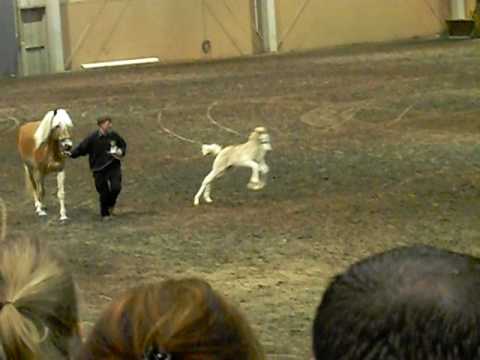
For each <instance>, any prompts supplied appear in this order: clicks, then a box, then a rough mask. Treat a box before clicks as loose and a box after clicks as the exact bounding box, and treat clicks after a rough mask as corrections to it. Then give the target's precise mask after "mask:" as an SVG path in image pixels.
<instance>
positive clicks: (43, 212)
mask: <svg viewBox="0 0 480 360" xmlns="http://www.w3.org/2000/svg"><path fill="white" fill-rule="evenodd" d="M37 215H38V216H47V212H46V211H43V210H40V211H37Z"/></svg>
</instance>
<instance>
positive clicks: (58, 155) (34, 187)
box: [17, 109, 73, 220]
mask: <svg viewBox="0 0 480 360" xmlns="http://www.w3.org/2000/svg"><path fill="white" fill-rule="evenodd" d="M71 127H73V123H72V119H71V118H70V116H69V115H68V113H67V112H66V111H65V110H64V109H55V110H52V111H49V112H47V113H46V114H45V116H44V117H43V120H42V121H35V122H28V123H26V124H24V125H22V126H21V127H20V129H19V131H18V138H17V147H18V152H19V153H20V157H21V158H22V161H23V165H24V168H25V180H26V183H27V185H29V188H30V190H31V192H32V195H33V199H34V201H35V211H36V213H37V215H39V216H45V215H47V213H46V212H45V207H44V205H43V203H42V201H43V197H44V194H45V190H44V179H45V176H46V175H47V174H49V173H52V172H56V173H57V186H58V192H57V197H58V200H59V202H60V220H66V219H68V218H67V212H66V209H65V189H64V183H65V171H64V167H65V158H66V157H67V156H68V152H69V151H70V150H71V149H72V145H73V143H72V140H71V136H70V132H69V128H71Z"/></svg>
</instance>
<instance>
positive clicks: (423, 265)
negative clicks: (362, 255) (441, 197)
mask: <svg viewBox="0 0 480 360" xmlns="http://www.w3.org/2000/svg"><path fill="white" fill-rule="evenodd" d="M479 299H480V259H479V258H476V257H473V256H469V255H463V254H458V253H454V252H450V251H447V250H442V249H438V248H434V247H431V246H411V247H402V248H397V249H393V250H390V251H386V252H384V253H381V254H378V255H374V256H371V257H369V258H367V259H364V260H362V261H359V262H357V263H356V264H353V265H352V266H351V267H350V268H349V269H348V270H347V271H346V272H344V273H343V274H340V275H337V276H336V277H335V278H334V279H333V281H332V282H331V283H330V285H329V286H328V288H327V290H326V291H325V293H324V296H323V299H322V301H321V303H320V305H319V306H318V308H317V312H316V315H315V319H314V324H313V351H314V353H315V356H316V358H317V359H322V360H330V359H342V360H354V359H355V360H357V359H370V360H380V359H394V360H406V359H437V360H445V359H463V360H468V359H478V356H479V354H480V332H479V329H480V300H479Z"/></svg>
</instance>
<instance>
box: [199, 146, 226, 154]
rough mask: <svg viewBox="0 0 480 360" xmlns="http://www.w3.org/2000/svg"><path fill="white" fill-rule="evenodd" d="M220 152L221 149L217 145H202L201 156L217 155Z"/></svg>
mask: <svg viewBox="0 0 480 360" xmlns="http://www.w3.org/2000/svg"><path fill="white" fill-rule="evenodd" d="M221 150H222V147H221V146H220V145H218V144H203V145H202V154H203V156H206V155H209V154H213V155H217V154H218V153H219V152H220V151H221Z"/></svg>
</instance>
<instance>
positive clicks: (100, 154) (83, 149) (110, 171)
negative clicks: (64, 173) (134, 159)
mask: <svg viewBox="0 0 480 360" xmlns="http://www.w3.org/2000/svg"><path fill="white" fill-rule="evenodd" d="M97 125H98V130H96V131H94V132H93V133H92V134H90V135H88V136H87V137H86V138H85V139H84V140H83V141H82V142H81V143H80V144H78V146H77V147H75V149H73V150H72V153H71V154H70V157H71V158H72V159H75V158H77V157H79V156H84V155H88V160H89V164H90V169H91V170H92V172H93V177H94V179H95V188H96V189H97V191H98V193H99V195H100V215H101V217H102V220H109V219H111V217H110V216H111V215H112V214H113V209H114V208H115V204H116V202H117V197H118V195H119V194H120V191H121V190H122V170H121V163H120V159H121V158H123V157H124V156H125V153H126V151H127V143H126V142H125V140H124V139H123V138H122V137H121V136H120V135H118V134H117V133H116V132H115V131H113V130H112V118H111V117H109V116H103V117H100V118H98V120H97Z"/></svg>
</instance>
